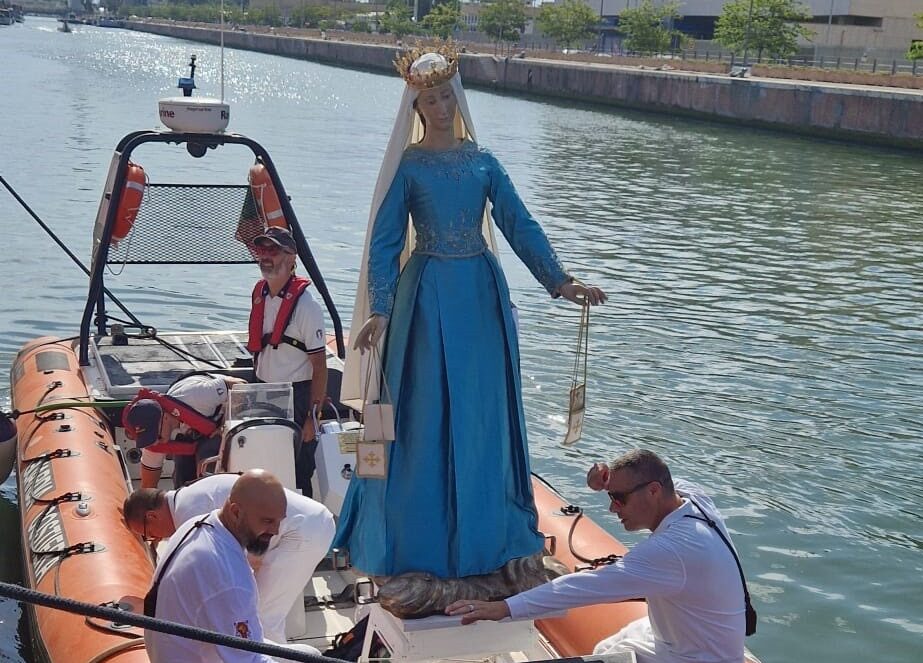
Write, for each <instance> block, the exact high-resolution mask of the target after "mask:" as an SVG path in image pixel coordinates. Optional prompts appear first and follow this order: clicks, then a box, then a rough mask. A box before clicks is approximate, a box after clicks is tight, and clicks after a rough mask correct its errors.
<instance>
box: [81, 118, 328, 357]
mask: <svg viewBox="0 0 923 663" xmlns="http://www.w3.org/2000/svg"><path fill="white" fill-rule="evenodd" d="M145 143H176V144H186V146H187V149H188V150H189V152H190V154H192V155H193V156H201V155H202V154H204V152H205V151H207V150H208V149H213V148H216V147H218V146H221V145H243V146H244V147H247V148H249V149H250V150H251V151H252V152H253V154H254V156H255V157H257V158H259V159H260V160H261V161H262V162H263V165H264V166H266V169H267V171H268V172H269V176H270V179H271V180H272V184H273V186H274V187H275V189H276V192H277V194H278V196H279V203H280V204H281V206H282V212H283V214H284V215H285V219H286V221H287V222H288V225H289V228H290V230H291V231H292V236H293V237H294V238H295V243H296V245H297V247H298V257H299V258H300V259H301V261H302V263H303V264H304V266H305V269H306V270H307V272H308V275H309V276H310V277H311V280H312V281H313V282H314V286H315V287H316V288H317V291H318V293H320V296H321V298H322V299H323V301H324V305H325V306H326V308H327V312H328V313H329V314H330V319H331V322H332V323H333V330H334V336H335V339H336V345H337V355H338V356H339V357H340V358H344V357H345V356H346V346H345V344H344V341H343V324H342V322H341V320H340V315H339V313H338V312H337V309H336V305H335V304H334V303H333V298H332V297H331V296H330V291H329V290H328V289H327V284H326V282H325V281H324V277H323V275H322V274H321V271H320V268H319V267H318V266H317V261H316V260H315V259H314V255H313V253H312V252H311V247H310V246H309V245H308V241H307V239H306V238H305V236H304V233H303V232H302V230H301V226H300V225H299V223H298V219H297V217H296V216H295V211H294V209H292V205H291V202H290V201H289V199H288V196H287V195H286V193H285V188H284V186H283V185H282V180H281V179H280V178H279V174H278V172H277V171H276V167H275V165H274V164H273V162H272V158H271V157H270V156H269V153H268V152H267V151H266V150H265V148H263V146H262V145H260V144H259V143H257V142H256V141H254V140H252V139H250V138H247V137H246V136H243V135H240V134H200V133H182V132H173V131H153V130H151V131H135V132H133V133H130V134H128V135H126V136H125V137H124V138H122V140H121V141H119V144H118V146H117V147H116V154H118V155H119V161H118V165H117V166H116V172H115V177H114V179H113V184H112V191H111V192H104V195H105V194H107V193H108V194H109V195H110V199H109V206H108V209H107V211H106V221H105V224H104V226H103V231H102V235H101V237H100V238H99V244H98V245H97V246H96V248H95V250H94V255H93V262H92V265H91V271H90V285H89V291H88V293H87V302H86V306H85V307H84V310H83V317H82V318H81V321H80V348H79V352H78V360H79V362H80V365H81V366H88V365H89V363H90V362H89V347H90V326H91V324H92V318H93V311H94V309H95V310H96V327H97V329H96V331H97V334H99V335H100V336H105V335H106V319H107V318H106V304H105V298H106V291H105V285H104V283H103V281H104V276H103V275H104V272H105V267H106V263H107V259H108V256H109V245H110V242H111V241H112V231H113V229H114V227H115V221H116V217H117V216H118V209H119V204H120V203H121V199H122V193H123V191H124V184H125V180H126V175H127V172H128V161H129V158H130V157H131V154H132V152H133V151H134V150H135V149H136V148H138V147H139V146H141V145H143V144H145ZM197 151H200V152H201V153H199V154H197Z"/></svg>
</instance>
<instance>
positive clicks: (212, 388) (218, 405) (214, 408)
mask: <svg viewBox="0 0 923 663" xmlns="http://www.w3.org/2000/svg"><path fill="white" fill-rule="evenodd" d="M167 396H172V397H173V398H176V399H177V400H181V401H182V402H183V403H185V404H186V405H188V406H189V407H191V408H192V409H193V410H195V411H196V412H198V413H200V414H203V415H205V416H206V417H209V418H212V417H214V416H216V415H218V416H220V415H223V413H224V408H225V406H226V404H227V398H228V385H227V383H226V382H225V381H224V378H223V377H221V376H211V375H190V376H189V377H187V378H183V379H182V380H180V381H179V382H177V383H176V384H174V385H173V386H172V387H170V388H169V389H168V390H167ZM189 430H190V429H189V426H187V425H186V424H183V423H181V424H180V425H179V428H177V429H176V430H175V431H173V434H172V435H171V439H176V436H177V435H185V434H186V433H188V432H189ZM163 461H164V454H162V453H157V452H156V451H150V449H148V448H145V449H142V450H141V464H142V465H144V466H145V467H149V468H151V469H155V470H156V469H159V468H161V467H163ZM202 513H205V511H203V512H202Z"/></svg>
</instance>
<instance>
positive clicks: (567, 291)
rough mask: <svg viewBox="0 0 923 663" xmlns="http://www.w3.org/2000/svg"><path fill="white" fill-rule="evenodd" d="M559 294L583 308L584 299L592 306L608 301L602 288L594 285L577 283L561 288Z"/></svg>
mask: <svg viewBox="0 0 923 663" xmlns="http://www.w3.org/2000/svg"><path fill="white" fill-rule="evenodd" d="M558 294H559V295H561V296H562V297H563V298H564V299H566V300H567V301H570V302H574V303H575V304H580V305H581V306H583V301H584V299H586V300H587V301H589V302H590V306H596V305H598V304H604V303H605V301H606V293H604V292H603V291H602V289H601V288H597V287H594V286H592V285H584V284H582V283H577V282H575V281H574V282H571V283H565V284H564V285H562V286H560V287H559V288H558Z"/></svg>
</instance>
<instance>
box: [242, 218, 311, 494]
mask: <svg viewBox="0 0 923 663" xmlns="http://www.w3.org/2000/svg"><path fill="white" fill-rule="evenodd" d="M252 251H253V253H254V255H256V257H257V258H258V260H259V266H260V273H261V274H262V275H263V278H262V279H260V280H259V281H258V282H257V283H256V286H254V288H253V294H252V306H251V308H250V326H249V338H248V341H247V349H248V350H250V352H252V353H253V356H254V371H255V373H256V378H257V380H259V381H260V382H291V384H292V392H293V394H294V405H295V423H296V424H298V425H299V426H300V427H301V441H302V446H301V449H300V450H299V452H298V456H297V459H296V461H295V478H296V481H297V487H298V488H299V489H301V492H302V493H304V494H305V495H307V496H308V497H310V496H311V494H312V491H311V477H312V476H313V475H314V467H315V461H314V452H315V450H316V448H317V440H315V433H314V422H313V421H312V420H311V418H310V417H309V414H310V412H311V410H312V407H313V406H314V405H318V407H319V405H320V404H321V403H323V402H324V399H325V398H326V394H327V340H326V334H325V333H324V312H323V310H322V309H321V307H320V304H318V303H317V302H316V301H315V300H314V298H313V297H312V296H311V293H310V292H309V291H308V286H309V285H310V284H311V281H310V280H308V279H307V278H305V277H303V276H298V275H296V274H295V258H296V257H297V254H298V248H297V245H296V243H295V238H294V237H293V236H292V233H291V232H290V231H289V230H288V229H287V228H277V227H270V228H267V229H266V231H265V232H264V233H263V234H262V235H259V236H257V237H255V238H254V240H253V246H252Z"/></svg>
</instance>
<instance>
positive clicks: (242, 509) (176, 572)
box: [144, 470, 319, 663]
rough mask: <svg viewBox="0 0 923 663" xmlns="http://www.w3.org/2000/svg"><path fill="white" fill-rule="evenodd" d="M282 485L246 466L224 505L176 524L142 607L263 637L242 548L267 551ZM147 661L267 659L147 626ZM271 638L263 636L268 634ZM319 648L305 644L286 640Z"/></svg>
mask: <svg viewBox="0 0 923 663" xmlns="http://www.w3.org/2000/svg"><path fill="white" fill-rule="evenodd" d="M286 508H287V500H286V495H285V489H284V488H283V486H282V484H281V483H280V482H279V480H278V479H276V477H274V476H273V475H272V474H270V473H269V472H266V471H264V470H250V471H248V472H245V473H244V474H243V475H241V477H240V478H239V479H237V481H236V482H235V483H234V486H233V487H232V488H231V493H230V495H229V496H228V499H227V502H225V504H224V506H222V507H221V509H218V510H215V511H212V512H211V513H209V514H208V515H206V516H204V517H202V518H198V519H192V520H189V521H187V522H186V523H184V524H183V525H181V526H180V527H179V528H178V529H177V530H176V533H175V534H174V535H173V536H172V537H171V538H170V541H169V543H168V544H167V548H166V550H165V551H164V552H163V554H162V555H161V557H160V562H159V563H158V565H157V569H156V570H155V572H154V584H153V586H152V587H151V591H150V592H149V593H148V595H147V597H145V614H151V615H152V616H155V617H157V618H159V619H166V620H169V621H175V622H180V623H182V624H188V625H190V626H196V627H198V628H203V629H208V630H210V631H217V632H219V633H225V634H227V635H232V636H237V637H241V638H247V639H250V640H255V641H258V642H260V641H263V640H264V638H263V627H262V624H261V623H260V618H259V613H258V611H257V588H256V582H255V580H254V578H253V572H252V571H251V569H250V564H249V563H248V561H247V553H248V552H250V553H252V554H255V555H261V554H262V553H264V552H266V550H267V548H268V547H269V543H270V541H271V540H272V537H273V536H275V535H276V534H278V533H279V526H280V523H281V522H282V519H283V518H285V514H286ZM144 640H145V644H146V646H147V652H148V656H149V657H150V660H151V663H174V662H175V661H202V662H203V663H217V662H218V661H222V662H224V663H243V662H244V661H246V662H247V663H269V662H270V661H274V660H276V659H273V658H270V657H268V656H265V655H262V654H255V653H252V652H245V651H240V650H237V649H230V648H227V647H220V646H217V645H212V644H207V643H203V642H198V641H195V640H187V639H185V638H180V637H177V636H173V635H166V634H164V633H157V632H155V631H145V635H144ZM267 642H268V641H267ZM287 646H290V647H292V648H293V649H297V650H299V651H304V652H310V653H314V654H318V653H319V652H318V651H317V650H316V649H314V648H313V647H309V646H307V645H287Z"/></svg>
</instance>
